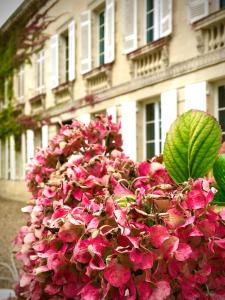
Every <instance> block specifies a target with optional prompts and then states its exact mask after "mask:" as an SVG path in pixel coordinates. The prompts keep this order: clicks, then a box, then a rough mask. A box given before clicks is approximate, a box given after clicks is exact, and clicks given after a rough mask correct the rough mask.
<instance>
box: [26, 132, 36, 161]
mask: <svg viewBox="0 0 225 300" xmlns="http://www.w3.org/2000/svg"><path fill="white" fill-rule="evenodd" d="M33 157H34V131H33V130H31V129H28V130H27V162H28V163H29V161H30V159H31V158H33Z"/></svg>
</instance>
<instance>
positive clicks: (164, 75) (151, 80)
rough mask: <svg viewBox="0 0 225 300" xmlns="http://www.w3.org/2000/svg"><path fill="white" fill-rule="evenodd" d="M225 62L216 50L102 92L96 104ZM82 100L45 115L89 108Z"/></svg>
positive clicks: (224, 55)
mask: <svg viewBox="0 0 225 300" xmlns="http://www.w3.org/2000/svg"><path fill="white" fill-rule="evenodd" d="M224 61H225V48H222V49H218V50H215V51H213V52H211V53H206V54H204V55H199V56H196V57H194V58H191V59H188V60H186V61H183V62H179V63H177V64H174V65H171V66H168V67H167V68H166V69H165V70H163V71H160V72H158V73H156V74H154V75H151V76H149V77H143V78H139V79H137V78H136V79H135V80H132V81H129V82H125V83H123V84H121V85H117V86H115V87H112V88H111V89H110V90H107V91H104V92H101V93H99V94H95V99H96V101H95V103H96V104H97V103H98V102H102V101H105V100H108V99H111V98H114V97H118V96H121V95H124V94H128V93H130V92H134V91H136V90H138V89H141V88H145V87H148V86H151V85H153V84H157V83H160V82H163V81H166V80H170V79H173V78H176V77H179V76H182V75H186V74H188V73H191V72H195V71H198V70H201V69H204V68H207V67H210V66H213V65H216V64H219V63H221V62H224ZM82 100H83V98H81V99H76V100H75V101H74V100H73V101H68V102H66V103H63V104H62V105H59V106H57V107H52V108H49V109H48V110H47V111H45V113H44V114H43V117H45V116H50V117H53V116H56V115H59V114H62V113H66V112H68V111H70V110H71V108H72V107H74V106H75V107H76V109H79V108H81V107H84V106H87V104H83V103H84V101H82Z"/></svg>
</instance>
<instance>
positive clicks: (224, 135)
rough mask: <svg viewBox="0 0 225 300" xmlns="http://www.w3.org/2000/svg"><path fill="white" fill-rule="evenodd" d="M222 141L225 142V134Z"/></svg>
mask: <svg viewBox="0 0 225 300" xmlns="http://www.w3.org/2000/svg"><path fill="white" fill-rule="evenodd" d="M222 141H223V142H225V133H223V134H222Z"/></svg>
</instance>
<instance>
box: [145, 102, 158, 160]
mask: <svg viewBox="0 0 225 300" xmlns="http://www.w3.org/2000/svg"><path fill="white" fill-rule="evenodd" d="M144 128H145V157H147V158H151V157H153V156H154V155H159V154H160V153H161V105H160V102H155V103H149V104H147V105H146V106H145V127H144Z"/></svg>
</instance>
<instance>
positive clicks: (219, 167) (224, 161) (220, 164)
mask: <svg viewBox="0 0 225 300" xmlns="http://www.w3.org/2000/svg"><path fill="white" fill-rule="evenodd" d="M213 175H214V178H215V180H216V183H217V185H218V187H219V189H220V190H222V191H223V192H224V193H225V154H222V155H219V156H218V158H217V159H216V161H215V163H214V165H213Z"/></svg>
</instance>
